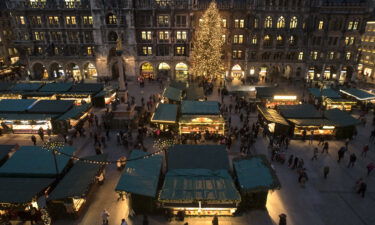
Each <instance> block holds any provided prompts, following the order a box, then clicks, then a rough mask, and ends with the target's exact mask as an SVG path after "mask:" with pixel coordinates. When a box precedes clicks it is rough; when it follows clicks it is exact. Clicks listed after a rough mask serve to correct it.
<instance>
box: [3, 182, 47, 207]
mask: <svg viewBox="0 0 375 225" xmlns="http://www.w3.org/2000/svg"><path fill="white" fill-rule="evenodd" d="M53 181H54V179H48V178H6V177H0V184H1V185H0V203H9V204H26V203H30V202H31V201H32V200H33V198H35V197H38V196H39V195H41V193H42V192H43V191H44V190H45V189H46V188H47V187H48V186H49V185H51V183H52V182H53Z"/></svg>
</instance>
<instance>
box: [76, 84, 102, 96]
mask: <svg viewBox="0 0 375 225" xmlns="http://www.w3.org/2000/svg"><path fill="white" fill-rule="evenodd" d="M103 89H104V85H103V84H88V83H79V84H74V85H73V86H72V88H71V89H70V90H69V91H70V92H87V93H91V94H96V93H98V92H100V91H101V90H103Z"/></svg>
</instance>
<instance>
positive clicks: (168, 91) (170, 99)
mask: <svg viewBox="0 0 375 225" xmlns="http://www.w3.org/2000/svg"><path fill="white" fill-rule="evenodd" d="M181 99H182V91H181V90H180V89H177V88H174V87H166V88H165V89H164V92H163V100H164V101H167V103H171V104H172V103H179V102H181Z"/></svg>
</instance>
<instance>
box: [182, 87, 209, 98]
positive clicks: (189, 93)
mask: <svg viewBox="0 0 375 225" xmlns="http://www.w3.org/2000/svg"><path fill="white" fill-rule="evenodd" d="M204 97H205V96H204V91H203V87H196V86H193V87H189V88H187V89H186V98H185V99H186V100H192V101H197V100H204Z"/></svg>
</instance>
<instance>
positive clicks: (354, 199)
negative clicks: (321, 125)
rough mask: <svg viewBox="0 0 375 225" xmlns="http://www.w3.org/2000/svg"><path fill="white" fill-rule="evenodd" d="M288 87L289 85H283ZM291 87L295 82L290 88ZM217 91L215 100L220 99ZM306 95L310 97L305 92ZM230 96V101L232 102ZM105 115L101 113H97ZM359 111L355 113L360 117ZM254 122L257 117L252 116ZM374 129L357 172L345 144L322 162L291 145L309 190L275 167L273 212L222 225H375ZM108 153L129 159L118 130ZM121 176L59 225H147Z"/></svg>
mask: <svg viewBox="0 0 375 225" xmlns="http://www.w3.org/2000/svg"><path fill="white" fill-rule="evenodd" d="M281 85H286V84H281ZM289 85H290V84H289ZM288 88H290V89H295V90H297V91H299V92H300V93H301V94H302V91H303V89H302V85H298V84H295V83H294V84H291V85H290V86H288ZM129 89H130V90H129V93H130V95H133V96H135V98H136V100H137V103H138V104H140V99H141V97H142V96H143V97H144V98H145V100H146V99H147V98H148V96H149V95H150V94H153V93H156V92H161V89H160V87H159V86H158V85H157V84H149V83H146V86H145V88H143V89H142V90H140V88H139V87H138V85H137V84H134V83H129ZM216 94H217V91H216V89H215V90H214V92H213V95H212V96H209V100H216V99H217V98H218V96H217V95H216ZM305 94H306V93H305ZM229 101H230V100H229V97H226V99H225V102H226V103H228V102H229ZM97 113H100V112H97ZM356 114H358V113H356V112H354V115H356ZM251 117H252V120H251V122H254V121H255V120H256V118H257V116H256V114H252V115H251ZM367 117H368V118H367V121H372V115H368V116H367ZM232 124H233V125H234V126H235V125H239V124H240V122H239V118H238V115H234V114H232ZM373 128H374V127H373V126H372V125H371V124H370V123H369V122H368V123H367V124H366V126H359V127H358V131H359V133H358V136H357V138H356V139H355V140H353V141H352V142H351V143H350V145H349V151H350V152H355V153H356V154H357V157H358V159H357V163H356V165H355V166H354V168H350V169H349V168H347V167H346V166H347V162H348V158H349V154H346V155H345V158H344V160H343V161H342V162H341V163H340V164H338V163H337V151H338V149H339V148H340V147H341V146H342V145H343V142H342V141H330V150H329V154H328V155H319V158H318V160H317V161H311V160H310V158H311V157H312V149H313V146H316V145H317V142H315V143H313V144H312V145H309V144H308V142H302V141H300V140H293V141H291V145H290V149H289V150H288V155H289V154H294V155H295V156H298V157H300V158H303V159H304V161H305V166H306V168H307V173H308V176H309V180H308V182H307V185H306V188H301V187H300V186H299V184H298V182H297V178H298V177H297V173H296V172H295V171H293V170H291V169H289V168H287V166H286V165H281V164H279V163H276V162H275V163H274V164H273V166H274V168H275V170H276V172H277V175H278V177H279V179H280V181H281V184H282V188H281V190H277V191H274V192H272V193H270V194H269V196H268V202H267V210H263V211H262V210H258V211H250V212H248V213H246V214H243V215H240V216H236V217H221V218H219V224H220V225H242V224H247V225H272V224H277V223H278V215H279V214H280V213H285V214H287V216H288V217H287V219H288V225H338V224H340V225H372V224H375V214H374V209H375V173H374V174H371V175H370V176H368V177H367V176H366V165H367V164H368V163H369V162H371V161H372V162H375V148H374V145H371V147H370V152H369V154H368V155H367V157H366V158H363V157H361V156H360V152H361V150H362V147H363V145H364V144H365V143H368V137H369V133H370V130H372V129H373ZM145 142H146V147H147V148H148V150H149V151H153V148H152V140H151V138H147V139H146V141H145ZM0 143H1V144H9V143H18V144H20V145H25V144H31V141H30V136H29V135H4V136H3V137H1V138H0ZM267 144H268V140H267V139H265V138H263V137H261V136H260V137H258V139H257V143H256V144H255V149H256V150H255V152H256V153H258V154H266V155H267V156H269V155H270V152H269V150H268V149H267V147H266V146H267ZM74 146H75V147H76V148H77V149H78V151H77V152H78V155H79V156H87V155H93V154H95V153H94V149H93V141H92V140H90V139H89V138H88V137H86V138H77V139H76V140H75V141H74ZM104 152H106V153H108V154H109V157H110V158H109V159H110V160H116V159H118V158H119V156H121V155H127V154H128V151H127V150H124V149H123V148H122V147H121V146H118V145H117V144H116V143H115V131H113V132H111V140H110V142H109V144H108V147H107V148H106V149H104ZM237 155H239V144H238V143H235V144H234V145H233V146H232V149H231V150H230V152H229V156H230V158H233V157H235V156H237ZM327 165H328V166H329V167H330V173H329V175H328V179H327V180H325V179H324V178H323V167H324V166H327ZM119 177H120V172H118V171H117V170H116V168H115V166H114V165H111V166H108V167H107V168H106V180H105V183H104V185H102V186H100V187H99V188H98V190H97V192H96V193H95V194H94V198H93V199H92V200H91V202H89V204H88V206H87V208H86V210H85V212H84V213H83V214H82V215H81V216H80V218H79V219H77V220H75V221H72V220H66V221H64V220H60V221H55V222H54V223H53V224H56V225H101V219H100V212H101V211H102V210H103V209H104V208H105V209H107V210H108V211H109V212H110V214H111V216H110V223H109V224H110V225H120V222H121V219H122V218H126V219H127V221H128V224H130V225H138V224H142V215H137V216H135V217H134V218H132V219H130V218H128V217H127V216H128V207H127V205H128V202H127V201H117V195H116V193H115V192H114V188H115V186H116V184H117V182H118V179H119ZM359 177H363V178H365V180H366V182H367V184H368V189H367V193H366V196H365V198H361V197H360V196H358V195H357V194H356V193H355V192H354V189H353V187H354V183H355V181H356V180H357V179H358V178H359ZM149 219H150V224H151V225H162V224H171V225H182V224H184V223H185V222H188V223H189V225H209V224H211V219H212V218H210V217H191V218H186V220H185V221H184V222H179V221H171V222H167V221H166V220H165V218H164V217H162V216H153V215H150V216H149Z"/></svg>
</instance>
